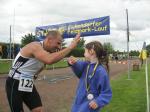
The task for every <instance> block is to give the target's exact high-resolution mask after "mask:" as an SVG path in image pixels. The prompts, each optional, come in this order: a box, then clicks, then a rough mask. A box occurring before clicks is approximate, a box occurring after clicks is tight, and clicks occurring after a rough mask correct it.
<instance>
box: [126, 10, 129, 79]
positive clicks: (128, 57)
mask: <svg viewBox="0 0 150 112" xmlns="http://www.w3.org/2000/svg"><path fill="white" fill-rule="evenodd" d="M126 15H127V54H128V79H130V55H129V22H128V9H126Z"/></svg>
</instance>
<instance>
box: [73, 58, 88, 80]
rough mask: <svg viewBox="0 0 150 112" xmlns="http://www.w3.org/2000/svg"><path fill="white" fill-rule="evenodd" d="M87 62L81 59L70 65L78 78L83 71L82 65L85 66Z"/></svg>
mask: <svg viewBox="0 0 150 112" xmlns="http://www.w3.org/2000/svg"><path fill="white" fill-rule="evenodd" d="M86 64H87V62H85V61H81V60H78V61H77V62H76V63H75V64H73V65H72V66H71V68H72V70H73V72H74V73H75V75H76V76H77V77H78V78H80V77H81V75H82V73H83V70H84V67H85V66H86Z"/></svg>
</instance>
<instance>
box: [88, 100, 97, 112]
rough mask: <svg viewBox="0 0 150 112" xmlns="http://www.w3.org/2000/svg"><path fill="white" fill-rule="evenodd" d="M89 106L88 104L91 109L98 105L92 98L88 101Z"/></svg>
mask: <svg viewBox="0 0 150 112" xmlns="http://www.w3.org/2000/svg"><path fill="white" fill-rule="evenodd" d="M89 106H90V108H92V109H94V110H95V109H97V108H98V105H97V103H96V102H95V101H94V100H92V101H91V102H90V103H89Z"/></svg>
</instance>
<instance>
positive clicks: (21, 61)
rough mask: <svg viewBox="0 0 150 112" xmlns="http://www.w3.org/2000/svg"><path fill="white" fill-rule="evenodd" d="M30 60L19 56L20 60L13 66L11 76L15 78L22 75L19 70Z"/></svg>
mask: <svg viewBox="0 0 150 112" xmlns="http://www.w3.org/2000/svg"><path fill="white" fill-rule="evenodd" d="M28 60H29V59H28V58H24V57H22V56H19V58H18V59H17V60H16V62H15V64H14V65H13V66H12V68H11V73H10V75H11V76H12V77H14V75H15V73H19V74H21V73H20V72H19V71H18V69H19V68H20V67H21V66H23V65H24V64H25V63H26V62H27V61H28Z"/></svg>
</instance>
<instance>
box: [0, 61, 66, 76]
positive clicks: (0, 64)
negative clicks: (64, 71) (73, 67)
mask: <svg viewBox="0 0 150 112" xmlns="http://www.w3.org/2000/svg"><path fill="white" fill-rule="evenodd" d="M67 66H68V64H67V61H66V60H61V61H59V62H57V63H55V64H52V65H46V69H53V68H64V67H67ZM10 67H11V61H0V74H3V73H8V72H9V69H10Z"/></svg>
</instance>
